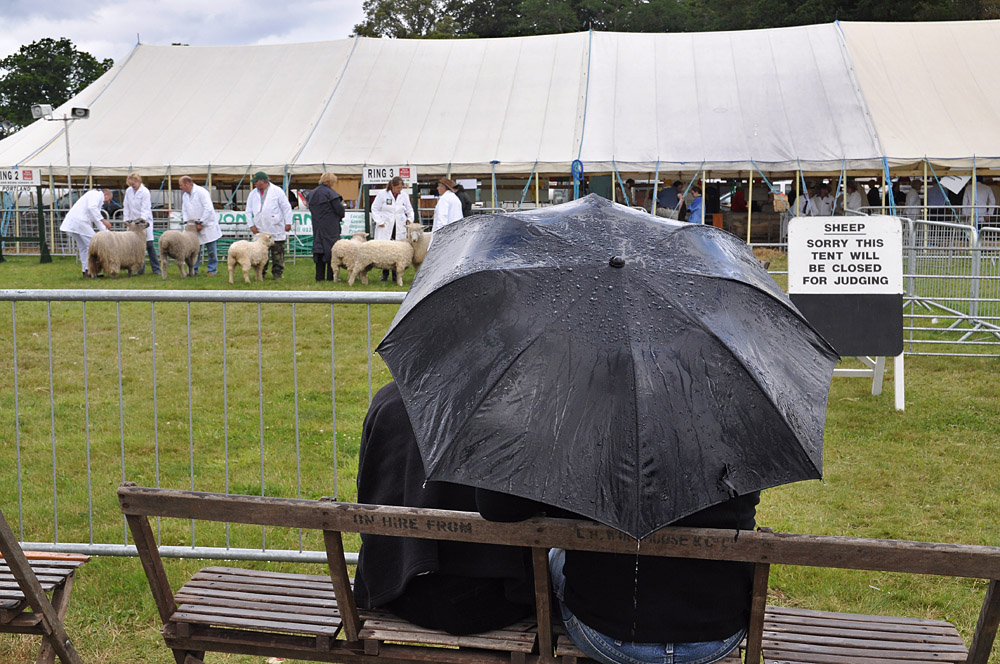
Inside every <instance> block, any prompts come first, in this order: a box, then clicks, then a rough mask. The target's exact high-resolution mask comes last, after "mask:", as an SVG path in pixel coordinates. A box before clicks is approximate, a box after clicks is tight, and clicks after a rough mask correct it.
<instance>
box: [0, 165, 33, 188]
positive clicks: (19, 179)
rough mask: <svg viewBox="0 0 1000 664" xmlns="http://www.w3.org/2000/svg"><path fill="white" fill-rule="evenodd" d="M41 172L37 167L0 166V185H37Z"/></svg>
mask: <svg viewBox="0 0 1000 664" xmlns="http://www.w3.org/2000/svg"><path fill="white" fill-rule="evenodd" d="M40 184H42V174H41V173H40V172H39V170H38V169H37V168H0V187H29V186H30V187H37V186H38V185H40Z"/></svg>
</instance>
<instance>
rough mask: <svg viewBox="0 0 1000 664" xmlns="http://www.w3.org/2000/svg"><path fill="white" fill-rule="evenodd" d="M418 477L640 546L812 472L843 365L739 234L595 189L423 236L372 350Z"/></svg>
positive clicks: (817, 468)
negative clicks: (634, 206) (588, 521)
mask: <svg viewBox="0 0 1000 664" xmlns="http://www.w3.org/2000/svg"><path fill="white" fill-rule="evenodd" d="M378 352H379V354H380V355H381V356H382V358H383V359H384V360H385V362H386V364H387V365H388V367H389V370H390V371H391V372H392V375H393V377H394V378H395V379H396V381H397V383H398V384H399V389H400V392H401V394H402V396H403V401H404V403H405V405H406V410H407V413H408V415H409V417H410V420H411V422H412V424H413V429H414V433H415V434H416V437H417V442H418V444H419V446H420V450H421V454H422V456H423V459H424V465H425V469H426V471H427V477H428V479H431V480H443V481H451V482H456V483H460V484H467V485H472V486H476V487H482V488H487V489H492V490H495V491H500V492H505V493H509V494H514V495H518V496H522V497H525V498H530V499H533V500H537V501H540V502H542V503H545V504H549V505H555V506H558V507H562V508H564V509H567V510H570V511H572V512H576V513H578V514H581V515H584V516H587V517H590V518H592V519H594V520H596V521H599V522H601V523H604V524H607V525H609V526H612V527H614V528H617V529H619V530H621V531H624V532H625V533H627V534H629V535H632V536H633V537H638V538H641V537H644V536H645V535H647V534H649V533H651V532H653V531H655V530H656V529H658V528H660V527H661V526H664V525H667V524H669V523H671V522H673V521H676V520H677V519H679V518H681V517H684V516H686V515H688V514H692V513H694V512H697V511H698V510H701V509H703V508H705V507H708V506H710V505H713V504H716V503H720V502H722V501H725V500H727V499H729V498H730V497H733V496H734V495H743V494H746V493H749V492H751V491H755V490H759V489H764V488H768V487H772V486H776V485H779V484H784V483H788V482H794V481H797V480H803V479H816V478H819V477H820V476H821V469H822V441H823V426H824V420H825V412H826V400H827V396H828V392H829V386H830V379H831V377H832V375H833V366H834V364H835V363H836V360H837V356H836V354H835V352H834V351H833V349H832V348H831V347H830V345H829V344H828V343H826V341H824V340H823V338H822V337H821V336H820V335H819V334H818V333H817V332H816V331H815V330H813V328H812V327H811V326H810V325H809V324H808V323H807V322H806V321H805V320H804V319H803V318H802V316H801V315H800V314H799V313H798V311H797V310H796V309H795V308H794V306H793V305H792V304H791V302H790V301H789V300H788V298H787V297H786V296H785V295H784V294H783V293H782V292H781V290H780V289H779V288H778V287H777V285H776V284H775V283H774V281H773V280H772V279H771V278H770V276H769V275H768V274H767V272H766V271H764V269H763V268H762V267H761V266H760V264H759V263H758V262H757V260H756V259H755V258H754V256H753V254H752V253H751V251H750V250H749V248H748V247H747V245H746V244H744V243H743V242H742V241H741V240H739V239H738V238H736V237H735V236H733V235H731V234H729V233H726V232H724V231H721V230H719V229H715V228H712V227H710V226H700V225H692V224H684V223H677V222H669V221H664V220H660V219H658V218H655V217H652V216H651V215H648V214H645V213H641V212H637V211H633V210H630V209H628V208H625V207H623V206H620V205H615V204H613V203H611V202H610V201H607V200H605V199H603V198H600V197H598V196H595V195H591V196H587V197H586V198H583V199H581V200H579V201H574V202H572V203H567V204H564V205H558V206H553V207H551V208H545V209H543V210H540V211H532V212H522V213H517V214H508V215H489V216H487V215H483V216H479V217H472V218H470V219H466V220H463V221H462V222H461V223H457V224H453V225H451V226H448V227H446V228H444V229H443V230H442V231H440V232H439V233H436V234H435V239H434V245H433V249H432V251H431V252H430V253H429V254H428V256H427V259H426V261H425V262H424V264H423V266H422V267H421V270H420V272H419V273H418V274H417V276H416V278H415V279H414V282H413V286H412V288H411V289H410V291H409V293H408V295H407V297H406V299H405V300H404V302H403V304H402V305H401V306H400V309H399V312H398V313H397V315H396V318H395V320H394V321H393V323H392V326H391V328H390V330H389V332H388V334H387V335H386V337H385V339H384V340H383V341H382V343H381V344H380V345H379V347H378Z"/></svg>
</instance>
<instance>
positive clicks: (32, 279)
mask: <svg viewBox="0 0 1000 664" xmlns="http://www.w3.org/2000/svg"><path fill="white" fill-rule="evenodd" d="M373 274H374V273H373ZM411 278H412V272H408V273H407V282H409V280H410V279H411ZM0 285H2V287H3V288H13V287H31V288H77V287H98V288H180V287H185V288H229V286H228V283H226V282H225V279H224V278H223V277H221V276H220V277H217V278H215V279H209V278H207V277H200V278H198V279H190V280H186V281H183V282H182V281H181V280H180V279H179V278H178V277H177V276H176V275H175V273H171V275H170V279H169V280H168V281H166V282H163V281H161V280H160V279H159V278H154V277H153V276H152V275H150V274H147V275H145V276H144V277H138V278H132V279H119V280H117V281H113V280H105V279H101V280H95V281H90V280H82V279H80V278H79V277H78V276H76V267H75V266H74V265H73V264H72V263H71V262H70V261H69V260H63V259H56V262H55V263H54V264H52V265H38V264H37V263H36V262H35V260H32V259H26V258H16V259H13V260H11V261H10V262H8V263H3V264H0ZM334 286H336V285H334ZM328 287H329V286H327V285H326V284H323V285H320V286H319V288H323V289H325V288H328ZM339 287H340V288H345V289H346V288H347V286H346V285H345V284H341V285H340V286H339ZM234 288H237V289H246V288H249V289H258V288H261V289H268V290H270V289H281V290H284V289H288V290H311V289H314V288H317V285H316V284H315V283H314V282H313V281H312V264H311V262H307V261H302V260H300V261H299V262H298V264H296V265H289V266H288V269H287V271H286V278H285V279H284V280H283V281H279V282H272V281H266V282H264V283H263V284H260V285H257V284H256V283H254V284H252V285H251V286H249V287H246V286H244V285H242V284H238V285H237V286H235V287H234ZM365 288H367V289H369V290H383V289H384V290H397V288H396V287H395V286H394V285H386V284H382V283H379V282H377V281H376V282H374V283H373V284H372V285H371V286H368V287H364V286H359V285H356V286H355V287H354V290H360V289H365ZM394 309H395V307H391V306H373V307H372V325H373V330H372V343H373V345H376V344H377V343H378V341H379V340H380V339H381V336H382V334H384V332H385V330H386V328H387V326H388V324H389V322H390V321H391V319H392V316H393V314H394ZM80 310H81V306H80V305H79V304H78V303H77V304H55V305H53V306H52V323H53V335H54V350H55V367H54V368H55V373H56V384H55V386H54V391H55V402H56V440H57V451H58V457H57V458H58V468H59V475H58V479H57V481H58V487H59V501H60V512H59V518H60V539H61V540H63V541H86V539H87V537H88V524H87V519H86V504H87V496H86V482H85V481H84V480H85V477H86V453H85V449H84V448H85V443H84V440H85V436H84V427H85V420H84V411H83V396H82V394H81V391H80V389H79V388H78V387H77V386H76V381H77V380H78V378H79V376H80V375H81V374H82V362H81V360H80V355H81V353H82V330H81V317H80ZM329 312H330V307H329V306H324V305H297V306H296V336H297V346H296V352H297V353H299V354H298V355H296V356H295V357H296V360H297V362H298V374H299V411H300V412H299V418H300V428H299V446H300V449H301V450H302V489H301V491H302V495H303V496H305V497H318V496H323V495H330V494H332V493H333V468H332V465H333V464H332V449H333V444H332V439H331V437H330V427H331V414H330V403H329V390H330V358H329V336H330V322H329ZM120 315H121V326H122V336H121V338H122V344H123V346H122V348H123V351H122V352H123V357H122V364H123V366H122V375H123V380H122V389H123V395H124V401H125V404H126V423H125V445H126V462H127V463H126V476H127V478H128V479H132V480H135V481H137V482H141V483H150V484H152V483H155V473H154V470H153V462H152V454H153V443H152V435H153V429H152V406H151V403H150V399H151V387H152V386H151V378H150V376H149V375H148V372H149V361H150V356H151V354H152V344H151V339H150V337H149V332H150V323H149V319H150V305H149V304H148V303H147V304H122V305H121V306H120ZM156 316H157V346H156V354H157V367H158V381H157V401H158V407H159V419H158V424H157V435H158V442H159V447H160V455H161V456H160V473H161V483H162V484H163V485H164V486H175V487H179V488H187V487H188V486H189V484H190V475H189V466H188V454H189V436H188V393H187V357H186V340H187V332H186V326H187V317H186V309H185V306H184V305H183V304H158V305H157V306H156ZM191 316H192V323H191V324H192V336H193V339H194V340H195V341H194V344H193V348H192V364H193V367H194V379H193V385H192V396H193V408H192V420H193V425H194V428H193V432H194V436H193V438H194V456H195V464H196V475H195V487H196V488H198V489H206V490H216V489H221V488H223V485H224V481H225V478H224V472H225V469H224V466H223V464H222V448H223V444H224V439H223V438H224V437H223V431H222V428H221V421H222V420H221V410H222V368H221V351H222V344H223V339H222V335H221V311H220V308H219V307H218V305H207V304H192V305H191ZM256 316H257V310H256V306H251V305H235V304H230V305H228V306H227V328H228V335H227V339H226V340H225V343H226V350H227V356H228V362H229V366H228V370H227V373H228V376H229V383H228V385H229V393H228V407H229V410H230V422H229V449H230V459H231V460H230V488H231V490H233V491H246V492H248V493H259V492H260V462H259V450H260V445H261V442H260V433H259V420H258V418H257V415H256V408H257V400H258V393H257V366H256V364H257V349H256V338H257V317H256ZM334 317H335V335H336V336H335V341H336V349H337V364H336V376H337V448H338V458H337V461H338V473H337V488H338V495H339V496H340V497H341V498H342V499H346V500H350V499H352V498H353V497H354V496H355V490H354V473H355V471H356V467H357V465H356V463H357V446H358V441H359V437H360V426H361V421H362V419H363V417H364V413H365V410H366V408H367V402H368V384H367V357H366V356H367V345H366V339H365V325H366V312H365V307H364V306H355V305H351V306H348V305H337V306H336V308H335V316H334ZM17 325H18V365H19V375H18V378H19V394H20V399H21V401H20V403H19V408H20V412H21V440H20V444H21V450H22V464H23V468H24V471H23V472H24V474H25V476H28V475H31V476H32V477H34V478H36V481H33V482H32V483H29V484H27V485H26V486H25V487H24V495H25V509H26V515H25V517H26V518H25V522H26V523H25V527H26V533H25V536H26V538H27V539H34V538H37V539H41V540H43V541H44V540H48V539H49V538H50V537H51V535H52V533H51V526H50V525H49V526H45V525H42V524H45V523H47V522H48V521H50V517H49V515H50V514H51V509H52V505H51V502H52V484H51V476H52V473H51V437H52V435H51V431H50V427H49V421H50V420H49V417H50V413H49V386H48V346H47V336H46V334H47V332H46V325H47V320H46V308H45V305H44V304H43V303H39V304H19V305H18V306H17ZM290 325H291V306H290V305H264V307H263V333H264V334H263V340H262V347H263V363H264V402H265V407H264V413H265V415H264V425H265V432H264V448H265V462H266V465H265V474H264V475H265V476H264V480H265V484H266V493H268V494H269V495H296V494H297V492H298V488H297V485H296V479H295V469H294V456H293V455H292V454H293V451H294V446H295V431H294V427H293V426H292V424H291V422H292V419H291V417H290V416H289V413H291V412H292V409H293V402H294V394H293V392H294V386H293V384H292V380H291V372H292V345H291V332H290ZM87 330H88V349H87V350H88V374H89V375H88V379H89V380H88V382H89V384H90V394H89V400H90V408H89V416H90V439H91V472H92V475H93V478H94V480H93V486H94V491H95V493H94V495H93V501H94V505H95V514H96V515H97V520H96V521H95V524H94V527H95V540H97V541H111V542H120V541H121V539H122V522H121V519H120V516H118V511H117V504H116V501H115V496H114V488H115V487H116V486H117V484H118V482H119V481H120V478H121V466H120V463H121V462H120V443H119V421H118V407H117V400H118V383H117V380H118V367H117V353H116V347H115V334H116V312H115V307H114V305H104V304H98V303H91V304H88V305H87ZM36 335H37V336H36ZM776 352H780V349H776ZM74 362H75V363H76V364H74ZM998 370H1000V365H998V362H997V361H996V360H991V359H973V358H958V359H954V358H939V357H919V358H907V362H906V379H907V404H906V411H905V412H896V411H895V410H894V409H893V396H892V392H891V385H892V382H891V381H892V371H891V369H890V370H889V371H888V375H887V377H886V390H885V392H884V393H883V394H882V395H880V396H877V397H873V396H871V394H870V391H871V383H870V381H868V380H865V379H858V378H837V379H835V380H834V382H833V386H832V390H831V395H830V401H829V409H828V416H827V431H826V443H825V480H824V481H823V482H807V483H800V484H795V485H790V486H786V487H780V488H777V489H774V490H771V491H767V492H765V494H764V498H763V501H762V504H761V506H760V509H759V515H758V523H759V524H760V525H766V526H770V527H772V528H774V529H775V530H782V531H791V532H803V533H815V534H830V535H855V536H864V537H888V538H899V539H915V540H925V541H943V542H962V543H969V544H986V545H991V546H998V545H1000V437H998V435H997V433H996V430H997V428H998V427H997V422H998V414H997V411H998V406H1000V383H998V381H997V379H996V376H997V372H998ZM373 372H374V374H373V388H374V389H377V388H378V387H379V386H380V385H381V384H383V383H384V382H386V381H387V380H388V379H389V376H388V373H387V372H386V370H385V368H384V366H383V365H382V364H381V362H380V361H379V360H378V357H377V356H376V357H375V358H374V359H373ZM0 384H2V385H4V386H6V388H7V389H4V390H2V391H0V431H2V432H3V434H2V437H0V459H2V462H0V504H2V505H3V507H4V510H5V514H6V515H7V517H8V519H9V520H11V522H12V525H13V527H14V528H15V531H17V527H18V526H17V510H16V506H17V496H16V486H15V481H14V480H15V479H16V469H15V468H14V463H15V449H14V448H15V441H14V439H13V436H12V434H11V432H12V431H13V428H14V427H13V389H11V388H12V348H11V322H10V305H9V304H6V303H3V304H0ZM189 533H190V525H189V523H188V522H178V521H169V520H165V521H164V522H163V541H164V543H170V544H172V543H182V542H186V541H187V537H188V536H189ZM259 535H260V530H259V529H254V528H237V527H233V529H232V534H231V537H232V540H233V544H234V545H235V546H242V545H250V546H252V545H254V543H257V542H259ZM197 539H198V544H199V545H202V544H204V545H216V544H218V543H219V542H221V541H224V531H223V529H222V527H221V526H220V527H217V528H210V527H206V528H204V529H203V528H202V527H200V526H199V528H198V531H197ZM268 542H269V545H271V546H274V545H280V546H287V547H292V548H294V547H297V546H298V533H297V532H294V531H288V532H282V531H277V530H273V531H272V530H271V529H269V530H268ZM305 546H306V547H307V548H314V549H315V548H321V543H320V542H319V539H318V538H317V537H315V536H314V535H310V536H308V537H307V539H306V541H305ZM347 546H348V548H356V546H357V539H356V538H354V539H350V540H348V542H347ZM241 564H242V563H241ZM166 565H167V570H168V573H169V574H170V575H171V579H172V582H173V583H174V584H175V586H176V585H180V584H181V583H183V581H184V580H186V579H187V577H188V576H190V574H191V573H192V572H193V571H195V570H196V569H198V568H199V567H201V566H204V562H203V561H178V560H168V561H167V562H166ZM250 566H254V567H258V568H268V569H277V570H308V571H312V572H314V573H321V572H319V571H318V569H317V568H316V567H310V566H304V565H289V564H266V563H259V564H250ZM984 590H985V586H984V584H983V583H982V582H980V581H974V580H956V579H951V578H937V577H923V576H913V575H893V574H883V573H874V572H848V571H833V570H816V569H810V568H785V567H776V568H775V569H773V570H772V582H771V598H770V601H772V602H775V603H781V604H786V605H795V606H803V607H809V608H814V609H825V610H844V611H854V612H861V613H873V614H878V613H883V614H894V615H910V616H918V617H926V618H943V619H947V620H951V621H953V622H955V624H956V625H957V626H958V628H959V631H960V632H961V633H962V634H963V636H965V638H966V639H967V640H968V639H969V638H971V635H972V632H973V629H974V627H975V622H976V618H977V616H978V612H979V607H980V603H981V601H982V597H983V592H984ZM68 629H69V630H70V633H71V635H72V636H73V638H74V639H75V641H76V644H77V646H78V648H79V649H80V650H81V651H82V653H83V655H84V658H85V660H86V661H101V662H156V663H164V664H166V663H168V662H171V661H172V658H171V656H170V654H169V651H167V650H166V648H165V647H164V646H163V643H162V640H161V638H160V636H159V628H158V620H157V618H156V612H155V607H154V606H153V603H152V597H151V595H150V592H149V588H148V586H147V585H146V581H145V577H144V575H143V573H142V570H141V568H140V566H139V563H138V561H137V560H135V559H129V558H98V559H94V560H92V561H91V562H90V563H89V564H88V565H86V566H85V567H84V568H83V569H82V570H81V572H80V574H79V579H78V581H77V584H76V586H75V589H74V598H73V602H72V604H71V607H70V618H69V621H68ZM36 647H37V639H31V638H26V637H25V638H20V637H16V636H8V635H4V636H2V637H0V661H4V662H6V661H11V662H15V661H29V660H30V659H31V658H33V657H34V649H35V648H36ZM211 657H212V661H213V662H241V663H242V662H255V663H257V662H260V661H261V659H260V658H251V657H236V656H232V657H227V656H223V655H212V656H211ZM990 661H991V662H992V663H993V664H1000V646H995V647H994V656H993V658H992V659H991V660H990Z"/></svg>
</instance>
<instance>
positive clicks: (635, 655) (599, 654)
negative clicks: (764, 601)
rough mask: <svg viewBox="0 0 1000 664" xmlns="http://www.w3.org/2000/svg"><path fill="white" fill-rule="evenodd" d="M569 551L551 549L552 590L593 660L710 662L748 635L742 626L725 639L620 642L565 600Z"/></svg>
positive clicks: (609, 663) (569, 629)
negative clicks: (589, 623)
mask: <svg viewBox="0 0 1000 664" xmlns="http://www.w3.org/2000/svg"><path fill="white" fill-rule="evenodd" d="M565 562H566V552H565V551H564V550H562V549H552V550H551V551H550V552H549V572H550V574H551V575H552V589H553V591H555V594H556V597H558V598H559V609H560V611H561V613H562V619H563V625H565V627H566V634H567V635H569V638H570V640H571V641H573V643H574V644H576V647H577V648H579V649H580V650H582V651H583V652H584V654H586V655H587V657H590V658H591V659H594V660H597V661H598V662H604V664H710V663H711V662H717V661H719V660H720V659H722V658H723V657H725V656H726V655H728V654H729V653H731V652H732V651H733V650H735V649H736V647H737V646H739V643H740V641H742V640H743V637H744V636H745V635H746V630H745V629H741V630H740V631H739V632H737V633H736V634H733V635H732V636H730V637H729V638H728V639H724V640H722V641H702V642H693V643H631V642H627V641H618V640H616V639H613V638H611V637H610V636H606V635H604V634H601V633H600V632H598V631H597V630H596V629H592V628H590V627H588V626H587V625H585V624H583V623H582V622H580V620H579V619H578V618H577V617H576V616H574V615H573V612H572V611H570V610H569V609H568V608H566V604H565V603H564V602H563V597H564V591H565V588H566V577H565V576H564V575H563V565H564V564H565Z"/></svg>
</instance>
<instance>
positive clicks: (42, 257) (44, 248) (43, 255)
mask: <svg viewBox="0 0 1000 664" xmlns="http://www.w3.org/2000/svg"><path fill="white" fill-rule="evenodd" d="M38 253H39V259H38V262H39V263H51V262H52V255H51V254H50V253H49V243H48V242H46V241H45V214H44V210H43V208H42V185H38Z"/></svg>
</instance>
